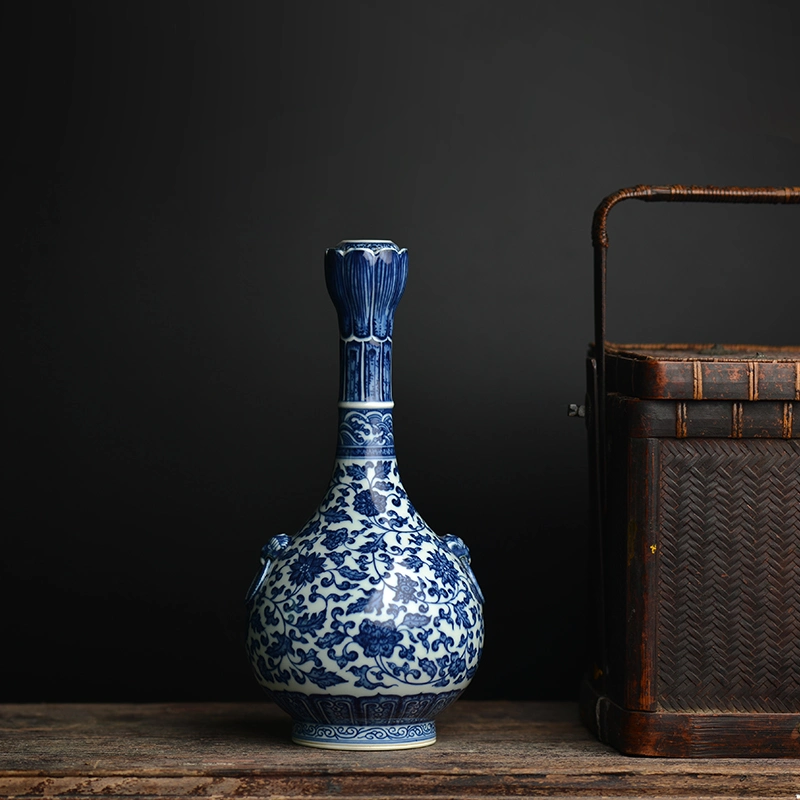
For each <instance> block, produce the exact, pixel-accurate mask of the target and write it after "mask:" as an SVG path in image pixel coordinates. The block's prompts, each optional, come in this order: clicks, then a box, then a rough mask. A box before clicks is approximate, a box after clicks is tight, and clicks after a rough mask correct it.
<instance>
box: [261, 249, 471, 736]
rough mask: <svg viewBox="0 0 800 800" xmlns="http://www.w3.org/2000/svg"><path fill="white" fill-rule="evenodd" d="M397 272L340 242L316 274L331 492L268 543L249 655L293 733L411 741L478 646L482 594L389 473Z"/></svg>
mask: <svg viewBox="0 0 800 800" xmlns="http://www.w3.org/2000/svg"><path fill="white" fill-rule="evenodd" d="M407 272H408V254H407V252H406V250H404V249H401V248H399V247H397V245H395V244H392V243H391V242H369V241H358V242H342V243H340V245H338V246H337V247H336V248H332V249H330V250H328V251H327V253H326V256H325V280H326V283H327V286H328V292H329V293H330V296H331V298H332V300H333V302H334V305H335V306H336V310H337V312H338V318H339V333H340V373H339V377H340V392H339V407H340V408H339V441H338V447H337V452H336V457H337V461H336V464H335V468H334V473H333V478H332V480H331V484H330V487H329V489H328V492H327V494H326V496H325V498H324V499H323V501H322V503H321V504H320V506H319V508H318V509H317V511H316V512H315V513H314V515H313V516H312V517H311V519H310V520H309V521H308V522H307V523H306V524H305V525H304V526H303V528H302V529H301V530H300V531H299V532H298V533H297V534H296V535H295V536H293V537H291V538H290V537H288V536H286V535H285V534H280V535H278V536H276V537H274V538H273V539H272V540H271V541H270V542H269V544H267V545H266V546H265V548H264V549H263V552H262V565H263V566H262V569H261V571H260V573H259V574H258V575H257V576H256V579H255V580H254V581H253V583H252V585H251V587H250V590H249V591H248V594H247V604H248V608H249V613H250V624H249V627H248V634H247V650H248V653H249V656H250V661H251V663H252V666H253V669H254V671H255V674H256V677H257V679H258V681H259V682H260V683H261V685H262V686H263V687H264V688H265V689H266V690H267V692H268V693H269V694H270V695H271V696H272V697H273V699H274V700H275V701H276V702H277V703H278V705H280V706H281V707H282V708H284V709H285V710H286V711H287V712H288V713H289V714H291V716H292V718H293V719H294V721H295V733H294V738H295V741H298V742H302V743H305V744H314V743H320V742H324V743H325V746H330V747H338V746H341V747H365V748H370V747H375V746H378V745H380V746H403V747H407V746H421V745H423V744H430V743H431V742H432V741H433V740H434V738H435V729H434V724H433V718H434V717H435V715H436V714H437V713H439V711H441V710H442V709H443V708H445V707H446V706H447V705H448V704H450V703H451V702H453V701H454V700H455V699H456V698H457V697H458V696H459V694H460V693H461V692H462V691H463V690H464V688H465V687H466V686H467V684H468V683H469V681H470V680H471V678H472V676H473V675H474V673H475V670H476V669H477V666H478V660H479V659H480V655H481V650H482V647H483V609H482V604H483V595H482V594H481V591H480V589H479V587H478V584H477V581H476V580H475V576H474V574H473V572H472V569H471V567H470V562H469V551H468V550H467V548H466V546H465V545H464V543H463V542H462V541H461V540H460V539H459V538H458V537H456V536H451V535H447V536H443V537H440V536H437V535H436V534H435V533H434V532H433V531H432V530H431V529H430V528H429V527H428V526H427V525H426V524H425V522H424V521H423V519H422V518H421V517H420V516H419V515H418V514H417V512H416V510H415V509H414V506H413V505H411V503H410V502H409V500H408V496H407V495H406V492H405V490H404V489H403V486H402V484H401V482H400V476H399V474H398V471H397V462H396V460H395V451H394V430H393V423H392V412H391V408H392V405H393V403H392V385H391V359H392V329H393V322H394V312H395V309H396V307H397V303H398V302H399V300H400V297H401V296H402V294H403V291H404V289H405V285H406V279H407Z"/></svg>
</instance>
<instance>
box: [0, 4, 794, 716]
mask: <svg viewBox="0 0 800 800" xmlns="http://www.w3.org/2000/svg"><path fill="white" fill-rule="evenodd" d="M4 9H5V12H4V13H5V19H4V20H3V25H2V37H3V40H4V41H3V53H4V55H5V63H4V72H3V76H4V95H5V100H4V104H5V107H6V111H7V113H6V114H5V115H4V116H5V117H6V120H5V123H4V127H5V129H6V133H9V132H10V133H11V134H12V136H11V140H10V142H9V143H8V144H7V145H6V147H4V148H3V151H4V152H3V157H4V160H5V167H6V169H5V174H6V179H5V182H4V192H5V197H6V212H5V214H4V227H5V229H6V230H5V233H4V237H3V248H4V251H3V252H4V253H5V258H4V261H5V262H6V263H7V264H10V265H11V267H12V269H9V270H7V271H6V277H5V280H6V281H7V283H8V287H9V293H8V297H9V298H10V300H11V303H10V312H9V316H8V318H9V319H10V320H11V322H12V326H11V328H12V330H11V336H10V338H9V340H8V341H9V344H10V345H11V346H10V348H9V353H8V356H7V361H6V373H7V378H8V385H7V388H6V392H5V399H6V414H5V419H6V423H7V427H8V430H7V433H6V443H7V447H5V448H4V452H5V459H4V460H5V463H6V467H7V470H8V477H7V480H6V488H7V491H8V495H7V502H6V509H7V514H6V518H7V520H9V521H10V524H6V525H5V526H4V527H5V532H4V535H3V539H2V562H1V564H2V576H0V581H1V585H0V592H2V598H0V601H1V602H2V605H1V606H0V607H2V609H3V611H2V617H0V620H1V622H2V636H1V637H0V640H1V641H2V642H3V650H4V655H3V658H2V659H0V663H1V666H0V672H1V673H2V674H0V687H1V690H0V700H5V701H8V700H25V701H33V700H165V699H175V700H179V699H220V700H224V699H244V698H258V697H260V692H259V690H258V689H257V687H256V685H255V682H254V680H253V679H252V678H251V675H250V673H249V667H248V665H247V663H246V660H245V656H244V653H243V646H242V626H243V608H242V598H243V594H244V591H245V589H246V586H247V584H248V582H249V580H250V578H251V576H252V574H253V573H254V572H255V570H256V567H257V562H258V552H259V548H260V546H261V544H262V543H264V542H265V541H266V540H267V539H268V538H269V537H270V536H271V535H273V534H274V533H277V532H279V531H287V532H293V531H294V530H296V529H297V528H298V527H299V526H300V525H301V524H302V523H303V521H304V520H305V519H306V517H307V516H308V515H309V514H310V513H311V512H312V511H313V509H314V508H315V507H316V504H317V503H318V501H319V500H320V498H321V496H322V493H323V492H324V490H325V488H326V485H327V482H328V478H329V472H330V469H331V465H332V459H333V454H334V452H333V451H334V446H335V434H336V431H335V427H336V393H337V377H336V376H337V369H336V359H337V334H336V322H335V313H334V310H333V307H332V306H331V304H330V301H329V300H328V298H327V295H326V293H325V287H324V281H323V276H322V257H323V252H324V249H325V248H326V247H328V246H331V245H333V244H335V243H336V242H337V241H339V240H340V239H342V238H352V237H358V236H374V237H378V238H391V239H393V240H394V241H396V242H397V243H399V244H401V245H403V246H407V247H408V248H409V251H410V279H409V284H408V289H407V291H406V295H405V297H404V298H403V301H402V302H401V304H400V308H399V311H398V315H397V322H396V329H395V400H396V402H397V408H396V417H395V419H396V434H397V445H398V454H399V459H400V466H401V469H402V474H403V477H404V481H405V485H406V488H407V490H408V492H409V495H410V496H411V498H412V500H413V501H414V504H415V505H416V506H417V508H418V509H419V510H420V512H421V513H422V515H423V516H424V517H425V518H426V519H427V521H428V522H429V523H430V524H431V526H432V527H433V528H434V530H437V531H439V532H442V533H444V532H453V533H457V534H459V535H460V536H462V537H463V538H464V539H465V540H466V541H467V542H468V543H469V544H470V546H471V548H472V552H473V563H474V567H475V571H476V572H477V574H478V576H479V578H480V580H481V582H482V584H483V588H484V591H485V594H486V596H487V605H486V620H487V642H486V651H485V655H484V660H483V663H482V666H481V668H480V670H479V673H478V675H477V676H476V678H475V681H474V683H473V686H472V687H471V689H470V690H469V696H471V697H472V698H473V699H479V698H490V697H491V698H498V697H507V698H531V699H534V698H535V699H569V698H573V697H574V696H575V695H576V691H577V685H578V681H579V677H580V674H581V672H582V668H583V663H582V660H583V642H584V639H585V636H584V618H585V615H586V614H585V602H586V598H585V589H584V586H585V582H586V574H587V568H588V566H587V553H586V527H587V516H588V512H587V471H586V464H585V431H584V428H583V425H582V424H581V423H580V422H579V421H576V420H572V419H568V418H567V417H566V414H565V408H566V404H567V403H569V402H580V401H582V399H583V394H584V386H583V380H584V354H585V350H586V345H587V343H588V341H589V340H590V339H591V336H592V305H591V296H592V294H591V247H590V239H589V228H590V220H591V213H592V210H593V208H594V206H595V205H596V204H597V203H598V202H599V201H600V199H601V198H602V197H603V196H604V195H606V194H608V193H610V192H611V191H613V190H615V189H617V188H619V187H621V186H626V185H630V184H635V183H697V184H708V183H716V184H723V185H727V184H742V185H747V184H751V185H767V184H778V185H786V184H790V185H797V184H800V103H798V78H799V77H800V69H799V68H800V55H799V53H800V47H798V37H797V33H796V32H797V31H798V30H800V28H799V27H798V26H800V4H798V3H796V2H793V1H792V0H787V1H786V2H760V3H749V2H748V3H745V2H724V3H723V2H716V3H715V2H697V3H689V2H670V3H667V2H664V3H650V2H608V3H595V2H586V0H583V1H581V2H561V3H540V2H481V1H479V0H460V1H459V2H450V1H449V0H448V1H447V2H434V1H433V0H425V2H416V1H415V2H404V3H395V2H348V1H344V2H311V3H309V2H304V3H300V2H292V1H288V0H287V2H256V1H255V0H247V1H246V2H242V1H239V2H210V0H192V2H152V3H142V2H116V3H106V2H94V1H90V0H85V1H84V2H78V3H67V2H60V3H53V4H46V3H42V2H29V3H14V4H12V3H7V4H5V5H4ZM798 223H800V217H798V210H797V209H796V208H774V207H767V208H760V207H751V208H740V207H710V206H708V207H706V206H698V205H692V206H663V205H662V206H653V205H644V204H635V203H628V204H626V205H623V206H622V207H621V208H620V209H618V210H617V211H615V212H614V214H613V215H612V218H611V223H610V234H611V242H612V244H611V251H610V261H609V263H610V270H611V276H610V292H611V299H610V305H609V313H610V322H609V337H610V338H612V339H615V340H618V341H619V340H629V341H630V340H644V341H658V340H666V341H678V340H688V341H707V342H723V341H735V342H753V343H763V344H768V343H773V344H796V343H797V342H798V335H797V333H798V331H797V320H798V302H797V300H798V292H799V291H800V277H798V269H797V266H798V255H797V253H798V243H797V236H796V235H793V234H796V232H797V230H798Z"/></svg>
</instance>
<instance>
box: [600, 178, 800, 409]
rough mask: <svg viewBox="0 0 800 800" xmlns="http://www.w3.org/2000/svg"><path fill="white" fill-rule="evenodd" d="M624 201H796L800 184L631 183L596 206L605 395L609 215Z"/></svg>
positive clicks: (601, 367) (601, 353)
mask: <svg viewBox="0 0 800 800" xmlns="http://www.w3.org/2000/svg"><path fill="white" fill-rule="evenodd" d="M623 200H643V201H645V202H647V203H654V202H655V203H658V202H662V203H664V202H666V203H670V202H679V203H771V204H780V203H798V204H800V186H754V187H747V186H631V187H628V188H627V189H620V190H619V191H617V192H614V193H613V194H610V195H608V197H606V198H605V199H604V200H603V201H602V202H601V203H600V205H599V206H597V208H596V209H595V212H594V218H593V220H592V245H593V247H594V303H595V306H594V309H595V312H594V320H595V337H594V346H595V358H596V359H597V370H598V378H599V384H600V385H599V386H598V389H599V390H600V392H601V397H604V396H605V351H606V255H607V252H608V233H607V231H606V227H607V224H608V215H609V212H610V211H611V209H612V208H613V207H614V206H615V205H617V203H621V202H622V201H623Z"/></svg>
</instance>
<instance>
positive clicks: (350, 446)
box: [336, 406, 395, 459]
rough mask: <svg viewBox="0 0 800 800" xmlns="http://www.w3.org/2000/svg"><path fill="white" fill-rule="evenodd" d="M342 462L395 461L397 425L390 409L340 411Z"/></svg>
mask: <svg viewBox="0 0 800 800" xmlns="http://www.w3.org/2000/svg"><path fill="white" fill-rule="evenodd" d="M336 457H337V458H340V459H351V458H357V459H363V458H373V459H378V458H380V459H393V458H395V450H394V423H393V418H392V411H391V409H390V408H363V407H362V408H342V407H341V406H340V408H339V442H338V446H337V448H336Z"/></svg>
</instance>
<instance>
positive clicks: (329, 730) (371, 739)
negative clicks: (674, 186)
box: [292, 722, 436, 750]
mask: <svg viewBox="0 0 800 800" xmlns="http://www.w3.org/2000/svg"><path fill="white" fill-rule="evenodd" d="M292 741H293V742H295V743H296V744H303V745H306V746H307V747H321V748H323V749H326V750H407V749H409V748H412V747H427V746H428V745H431V744H433V743H434V742H435V741H436V726H435V725H434V723H433V722H414V723H408V724H398V725H331V724H327V723H317V722H296V723H295V724H294V726H293V727H292Z"/></svg>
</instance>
